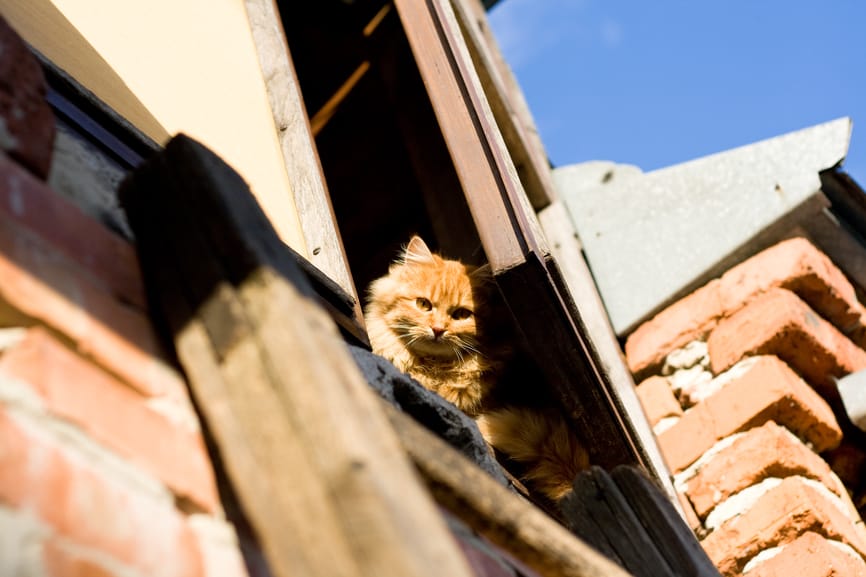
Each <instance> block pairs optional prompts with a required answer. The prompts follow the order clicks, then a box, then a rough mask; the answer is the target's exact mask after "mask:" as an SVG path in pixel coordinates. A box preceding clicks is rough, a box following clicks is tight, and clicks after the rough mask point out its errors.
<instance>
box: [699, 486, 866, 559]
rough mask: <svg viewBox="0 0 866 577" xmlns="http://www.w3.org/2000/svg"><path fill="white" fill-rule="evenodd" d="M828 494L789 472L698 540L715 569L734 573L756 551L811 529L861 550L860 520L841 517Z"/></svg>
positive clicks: (865, 547)
mask: <svg viewBox="0 0 866 577" xmlns="http://www.w3.org/2000/svg"><path fill="white" fill-rule="evenodd" d="M833 499H835V497H833V498H830V497H829V496H828V495H825V494H824V493H823V492H821V491H819V490H817V489H816V488H815V487H812V486H810V485H809V484H807V483H806V482H805V480H804V479H803V478H802V477H788V478H786V479H784V480H783V481H782V482H781V483H780V484H779V485H777V486H776V487H773V488H772V489H770V490H769V491H767V492H766V493H765V494H764V495H762V496H761V497H760V498H759V499H758V500H757V501H756V502H755V503H753V504H752V506H751V507H750V508H749V509H748V510H746V511H743V512H742V513H741V514H739V515H737V516H735V517H732V518H731V519H728V520H727V521H725V523H723V524H722V526H721V527H719V528H718V529H716V530H715V531H713V532H712V533H710V534H709V535H708V536H707V537H706V538H705V539H704V540H703V541H702V542H701V545H703V547H704V550H705V551H706V552H707V555H709V557H710V559H711V560H712V561H713V563H714V564H715V565H716V567H718V569H719V571H721V572H722V574H724V575H736V574H738V573H739V572H741V571H742V569H743V567H744V566H745V564H746V563H747V562H748V561H749V560H750V559H751V558H752V557H754V556H755V555H756V554H757V553H758V552H760V551H762V550H764V549H767V548H770V547H775V546H777V545H784V544H786V543H790V542H792V541H794V540H795V539H796V538H797V537H799V536H800V535H802V534H804V533H806V532H808V531H811V532H814V533H818V534H819V535H821V536H823V537H825V538H827V539H836V540H838V541H842V542H843V543H847V544H848V545H850V546H851V547H853V548H854V549H855V550H856V551H857V552H858V553H859V554H860V555H863V554H864V553H866V539H864V531H863V527H862V525H860V526H858V525H856V524H855V522H854V521H853V520H851V519H850V518H849V517H847V516H845V515H844V514H843V513H842V511H841V510H840V508H839V506H838V504H837V503H835V502H833Z"/></svg>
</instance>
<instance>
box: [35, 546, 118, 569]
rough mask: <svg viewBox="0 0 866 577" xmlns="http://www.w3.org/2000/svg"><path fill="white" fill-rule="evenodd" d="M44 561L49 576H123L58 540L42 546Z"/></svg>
mask: <svg viewBox="0 0 866 577" xmlns="http://www.w3.org/2000/svg"><path fill="white" fill-rule="evenodd" d="M42 563H43V565H44V567H45V575H46V576H47V577H122V576H121V575H117V574H115V573H112V572H111V571H109V570H108V569H107V568H106V567H104V566H103V565H101V564H100V563H98V562H97V561H95V560H94V559H92V558H88V557H87V556H85V555H82V554H81V553H80V552H75V551H70V550H69V548H67V547H64V546H63V544H62V543H61V542H60V541H59V540H57V539H52V540H49V541H47V542H46V543H45V544H44V545H43V547H42Z"/></svg>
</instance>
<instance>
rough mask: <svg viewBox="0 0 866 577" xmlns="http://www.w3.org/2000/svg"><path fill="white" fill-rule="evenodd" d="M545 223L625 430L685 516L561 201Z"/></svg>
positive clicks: (541, 214) (566, 286) (565, 285)
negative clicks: (628, 432)
mask: <svg viewBox="0 0 866 577" xmlns="http://www.w3.org/2000/svg"><path fill="white" fill-rule="evenodd" d="M538 216H539V220H540V221H541V225H542V227H543V228H544V231H545V233H546V235H547V238H548V240H549V242H550V247H551V252H552V254H553V257H554V258H555V259H556V262H557V265H558V268H559V270H560V271H561V277H560V278H561V281H560V282H561V284H562V285H563V287H562V291H563V292H565V293H568V294H569V295H570V296H571V298H572V309H573V310H572V317H573V318H575V319H577V320H578V322H579V323H581V325H582V326H581V334H583V335H584V337H585V341H586V343H587V345H588V347H589V351H588V352H589V354H590V355H591V356H592V358H593V359H594V360H595V363H596V364H597V366H598V367H599V368H600V371H599V372H600V377H601V379H602V380H603V381H604V382H605V386H606V387H608V388H609V389H610V390H611V391H612V392H613V394H612V395H611V398H612V399H613V400H614V402H616V404H617V409H618V412H619V413H620V414H622V415H625V416H626V418H624V419H623V426H625V427H627V428H629V429H630V431H631V435H633V436H634V438H635V439H638V440H639V442H638V443H637V444H636V445H637V448H638V450H639V451H640V452H641V462H642V463H643V465H644V466H645V467H646V468H647V470H648V471H649V472H650V473H651V474H652V476H653V477H654V478H655V479H656V480H657V481H658V482H659V486H660V487H662V489H663V490H664V492H665V494H666V495H667V498H668V500H669V501H670V502H671V504H672V505H673V506H674V508H675V509H676V510H677V511H679V512H680V514H681V516H682V517H683V518H685V515H684V514H683V513H682V509H681V506H680V502H679V499H678V498H677V494H676V491H675V489H674V486H673V482H672V480H671V479H672V477H671V473H670V471H669V470H668V467H667V464H666V463H665V461H664V458H663V457H662V455H661V451H660V450H659V447H658V443H657V441H656V437H655V434H654V433H653V431H652V428H651V427H650V425H649V422H648V421H647V419H646V415H645V414H644V412H643V407H641V404H640V400H639V399H638V398H637V393H636V391H635V384H634V381H633V380H632V377H631V373H630V372H629V371H628V368H627V367H626V365H625V360H624V358H623V355H622V351H621V350H620V348H619V343H618V342H617V340H616V335H615V334H614V332H613V328H612V327H611V325H610V321H609V320H608V318H607V313H606V312H605V310H604V304H603V303H602V300H601V296H600V295H599V294H598V290H597V289H596V286H595V282H594V281H593V279H592V273H591V272H590V271H589V267H588V266H587V264H586V261H585V260H584V258H583V252H582V250H581V246H580V241H579V240H578V238H577V233H576V232H575V230H574V225H573V224H572V222H571V219H570V218H569V216H568V213H567V210H566V208H565V206H564V205H563V204H562V203H560V202H559V201H555V202H553V203H552V204H551V205H550V206H548V207H547V208H545V209H544V210H542V211H541V212H539V215H538Z"/></svg>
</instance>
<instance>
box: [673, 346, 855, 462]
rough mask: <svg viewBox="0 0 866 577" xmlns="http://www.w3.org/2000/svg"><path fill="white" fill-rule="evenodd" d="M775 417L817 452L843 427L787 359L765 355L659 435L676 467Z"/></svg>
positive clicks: (838, 437)
mask: <svg viewBox="0 0 866 577" xmlns="http://www.w3.org/2000/svg"><path fill="white" fill-rule="evenodd" d="M767 421H775V422H777V423H779V424H780V425H784V426H786V427H787V428H788V429H790V430H791V431H792V432H794V433H795V434H796V435H797V436H799V437H800V438H802V439H804V440H805V441H806V442H808V443H811V444H812V446H813V447H814V448H815V450H816V451H823V450H825V449H830V448H833V447H835V446H836V445H838V444H839V441H840V440H841V438H842V432H841V430H840V429H839V425H838V424H837V423H836V419H835V417H834V416H833V411H832V410H831V409H830V407H829V406H828V405H827V403H826V401H824V400H823V399H822V398H821V397H819V396H818V394H817V393H815V391H813V390H812V389H811V388H810V387H809V386H808V385H807V384H806V383H804V382H803V380H802V379H800V378H799V377H798V376H797V375H796V374H795V373H794V372H793V371H792V370H791V369H790V368H789V367H788V366H787V365H785V363H783V362H781V361H780V360H779V359H777V358H775V357H761V358H759V359H757V360H756V361H755V363H754V364H753V365H752V366H751V367H749V368H748V370H747V371H746V372H745V373H744V374H742V375H741V376H739V377H738V378H735V379H733V380H732V381H730V382H729V383H728V384H727V385H725V386H724V387H723V388H722V389H720V390H719V391H717V392H716V393H715V394H713V395H712V396H710V397H709V398H707V399H706V400H705V401H704V402H702V403H700V404H698V405H695V406H694V407H692V408H691V409H689V410H687V411H686V412H685V414H684V415H683V417H682V418H681V419H680V420H679V421H677V423H676V424H674V425H673V426H672V427H671V428H669V429H666V430H665V431H663V432H662V433H661V434H660V435H659V436H658V440H659V446H660V447H661V450H662V453H663V454H664V457H665V460H666V461H667V463H668V466H669V467H670V468H671V470H673V471H674V472H676V471H680V470H682V469H684V468H685V467H687V466H688V465H690V464H691V463H693V462H694V461H695V460H696V459H698V458H699V457H700V456H701V455H702V454H703V453H705V452H706V451H707V450H708V449H709V448H710V447H712V446H713V445H714V444H715V443H716V442H717V441H719V440H721V439H723V438H725V437H727V436H728V435H731V434H733V433H736V432H739V431H745V430H747V429H750V428H752V427H757V426H760V425H762V424H764V423H766V422H767Z"/></svg>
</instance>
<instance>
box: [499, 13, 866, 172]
mask: <svg viewBox="0 0 866 577" xmlns="http://www.w3.org/2000/svg"><path fill="white" fill-rule="evenodd" d="M489 17H490V22H491V25H492V27H493V30H494V33H495V35H496V37H497V40H498V41H499V43H500V47H501V48H502V51H503V53H504V55H505V58H506V59H507V60H508V62H509V63H510V64H511V66H512V68H513V69H514V72H515V74H516V75H517V78H518V81H519V82H520V85H521V87H522V88H523V91H524V93H525V95H526V99H527V101H528V103H529V107H530V109H531V110H532V114H533V116H534V117H535V121H536V124H537V125H538V129H539V132H540V133H541V138H542V140H543V141H544V144H545V147H546V148H547V153H548V155H549V156H550V159H551V161H552V162H553V164H554V165H555V166H562V165H565V164H571V163H574V162H582V161H587V160H613V161H616V162H622V163H628V164H636V165H638V166H639V167H641V168H642V169H643V170H653V169H656V168H661V167H664V166H669V165H671V164H676V163H679V162H683V161H686V160H690V159H692V158H697V157H700V156H705V155H707V154H711V153H714V152H719V151H722V150H727V149H729V148H734V147H736V146H741V145H744V144H748V143H750V142H755V141H757V140H762V139H764V138H770V137H773V136H777V135H780V134H783V133H785V132H790V131H792V130H798V129H800V128H805V127H807V126H811V125H814V124H819V123H821V122H826V121H829V120H833V119H835V118H838V117H841V116H849V117H851V118H852V119H853V121H854V130H853V135H852V139H851V147H850V150H849V154H848V158H847V160H846V162H845V164H844V169H845V170H846V171H848V172H849V173H850V174H851V175H852V176H853V177H854V179H855V180H857V182H858V183H859V184H860V185H861V186H863V187H864V188H866V1H864V0H824V1H819V0H815V1H812V2H808V1H801V0H788V1H782V0H730V1H728V2H721V1H712V0H692V1H685V0H682V1H674V0H660V1H658V2H647V1H640V0H632V1H627V0H608V1H603V0H501V1H500V3H499V4H498V5H497V6H496V7H495V8H493V10H491V12H490V14H489Z"/></svg>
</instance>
